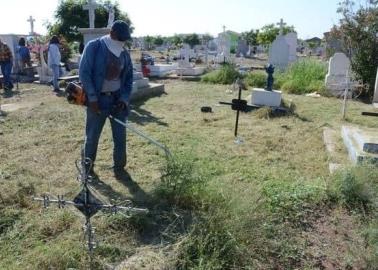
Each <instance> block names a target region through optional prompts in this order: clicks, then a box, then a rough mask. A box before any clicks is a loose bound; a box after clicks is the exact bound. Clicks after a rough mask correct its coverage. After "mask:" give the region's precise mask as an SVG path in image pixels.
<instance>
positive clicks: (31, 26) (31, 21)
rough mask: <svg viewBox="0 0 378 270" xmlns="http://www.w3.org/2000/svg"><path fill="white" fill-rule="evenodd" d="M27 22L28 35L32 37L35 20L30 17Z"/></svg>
mask: <svg viewBox="0 0 378 270" xmlns="http://www.w3.org/2000/svg"><path fill="white" fill-rule="evenodd" d="M27 21H28V22H30V33H29V35H31V36H33V35H34V22H35V19H33V17H32V16H30V17H29V19H28V20H27Z"/></svg>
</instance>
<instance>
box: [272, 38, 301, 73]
mask: <svg viewBox="0 0 378 270" xmlns="http://www.w3.org/2000/svg"><path fill="white" fill-rule="evenodd" d="M296 60H297V34H296V33H288V34H287V35H285V36H283V35H278V36H277V38H276V39H275V40H274V41H273V43H272V45H271V47H270V49H269V63H270V64H272V65H274V66H275V67H276V68H278V69H281V70H283V69H286V67H287V66H288V65H289V64H291V63H293V62H295V61H296Z"/></svg>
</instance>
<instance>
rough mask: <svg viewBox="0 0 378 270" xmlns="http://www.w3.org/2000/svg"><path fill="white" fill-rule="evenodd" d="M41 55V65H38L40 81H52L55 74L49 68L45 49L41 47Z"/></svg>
mask: <svg viewBox="0 0 378 270" xmlns="http://www.w3.org/2000/svg"><path fill="white" fill-rule="evenodd" d="M39 57H40V61H41V65H40V66H39V67H37V72H38V76H39V82H40V83H49V82H51V81H52V78H53V76H52V75H53V74H52V70H51V69H50V68H49V66H48V65H47V64H46V61H45V57H44V55H43V49H42V48H41V50H40V52H39Z"/></svg>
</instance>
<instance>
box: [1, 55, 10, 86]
mask: <svg viewBox="0 0 378 270" xmlns="http://www.w3.org/2000/svg"><path fill="white" fill-rule="evenodd" d="M0 66H1V73H2V74H3V76H4V86H5V88H8V89H12V88H13V84H12V79H11V73H12V62H11V61H5V62H0Z"/></svg>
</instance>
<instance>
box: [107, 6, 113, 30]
mask: <svg viewBox="0 0 378 270" xmlns="http://www.w3.org/2000/svg"><path fill="white" fill-rule="evenodd" d="M108 12H109V17H108V25H107V26H106V27H107V28H109V29H110V28H112V25H113V22H114V8H113V6H112V5H109V6H108Z"/></svg>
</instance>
